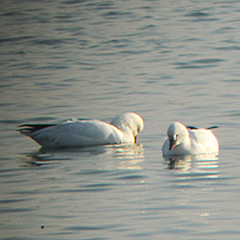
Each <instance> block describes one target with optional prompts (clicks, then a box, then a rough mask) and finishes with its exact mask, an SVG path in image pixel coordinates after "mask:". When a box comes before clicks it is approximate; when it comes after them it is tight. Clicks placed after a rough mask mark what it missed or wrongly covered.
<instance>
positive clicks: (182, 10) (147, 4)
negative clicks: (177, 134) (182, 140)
mask: <svg viewBox="0 0 240 240" xmlns="http://www.w3.org/2000/svg"><path fill="white" fill-rule="evenodd" d="M4 2H5V3H4ZM4 2H3V3H2V4H1V11H0V22H1V37H0V54H1V64H0V71H1V78H0V79H1V82H0V89H1V95H0V96H1V97H0V99H1V102H0V109H1V119H0V130H1V131H0V134H1V145H0V152H1V157H0V166H1V168H0V171H1V177H0V179H1V180H0V181H1V198H0V213H1V218H0V219H1V220H0V233H1V234H0V239H1V240H10V239H19V240H20V239H24V240H25V239H34V240H35V239H37V240H42V239H58V240H59V239H239V234H240V231H239V224H240V219H239V211H240V204H239V197H240V187H239V171H240V161H239V160H240V157H239V147H238V145H239V137H238V136H239V134H238V131H239V116H240V112H239V86H238V85H239V82H240V80H239V79H240V71H239V62H240V60H239V50H240V41H239V39H240V26H239V20H240V15H239V12H240V4H239V1H222V0H220V1H214V0H212V1H197V0H195V1H194V0H192V1H190V0H183V1H174V0H172V1H143V0H141V1H132V0H130V1H111V0H110V1H94V0H93V1H87V0H86V1H77V0H76V1H72V0H65V1H64V0H63V1H53V2H51V1H43V0H42V1H13V0H11V1H4ZM128 111H133V112H136V113H138V114H140V115H141V116H142V117H143V119H144V121H145V129H144V131H143V132H142V133H141V134H140V136H139V138H138V143H139V145H134V146H101V147H93V148H86V149H75V150H69V151H66V150H65V151H63V150H59V151H48V152H46V151H43V150H41V149H39V146H38V145H37V144H36V143H35V142H33V141H31V140H30V139H29V138H27V137H24V136H22V135H20V134H19V133H18V132H16V131H15V130H16V128H17V126H18V125H19V124H23V123H38V122H54V121H59V120H60V119H67V118H70V117H79V118H98V119H101V120H104V121H107V122H110V121H111V119H112V118H114V117H115V116H116V115H117V114H119V113H123V112H128ZM175 120H178V121H180V122H182V123H184V124H186V125H195V126H197V127H209V126H212V125H218V126H219V129H216V130H214V133H215V134H216V136H217V137H218V139H219V143H220V154H219V157H218V158H216V157H215V156H207V157H205V158H199V157H198V158H196V157H195V158H189V157H188V158H186V159H174V160H171V161H169V160H165V159H164V158H163V157H162V155H161V146H162V144H163V142H164V139H165V135H166V130H167V127H168V126H169V125H170V124H171V123H172V122H173V121H175Z"/></svg>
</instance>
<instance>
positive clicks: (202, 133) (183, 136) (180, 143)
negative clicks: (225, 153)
mask: <svg viewBox="0 0 240 240" xmlns="http://www.w3.org/2000/svg"><path fill="white" fill-rule="evenodd" d="M212 128H217V127H211V128H208V129H205V128H200V129H197V128H194V127H186V126H184V125H183V124H181V123H179V122H175V123H173V124H171V125H170V126H169V128H168V131H167V135H168V139H166V141H165V142H164V144H163V146H162V153H163V156H174V155H187V154H193V155H195V154H206V153H215V154H218V152H219V145H218V140H217V138H216V137H215V135H214V134H213V133H212V131H211V129H212Z"/></svg>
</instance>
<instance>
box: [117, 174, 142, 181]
mask: <svg viewBox="0 0 240 240" xmlns="http://www.w3.org/2000/svg"><path fill="white" fill-rule="evenodd" d="M144 178H146V176H143V175H129V176H123V177H118V178H116V179H117V180H135V179H144Z"/></svg>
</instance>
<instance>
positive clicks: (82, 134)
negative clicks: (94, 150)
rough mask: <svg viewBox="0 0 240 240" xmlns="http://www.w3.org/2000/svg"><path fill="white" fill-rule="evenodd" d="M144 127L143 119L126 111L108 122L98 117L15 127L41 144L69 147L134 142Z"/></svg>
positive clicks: (47, 146)
mask: <svg viewBox="0 0 240 240" xmlns="http://www.w3.org/2000/svg"><path fill="white" fill-rule="evenodd" d="M143 128H144V122H143V119H142V118H141V117H140V116H139V115H138V114H136V113H132V112H129V113H124V114H121V115H118V116H117V117H116V118H114V119H113V120H112V121H111V123H110V124H109V123H106V122H103V121H100V120H68V121H65V122H63V123H60V124H24V125H20V126H19V129H18V131H19V132H20V133H21V134H23V135H26V136H28V137H30V138H32V139H33V140H34V141H36V142H37V143H38V144H39V145H41V146H42V147H44V148H70V147H87V146H96V145H108V144H124V143H136V137H137V135H138V134H139V133H140V132H141V131H142V130H143Z"/></svg>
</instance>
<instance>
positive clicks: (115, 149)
mask: <svg viewBox="0 0 240 240" xmlns="http://www.w3.org/2000/svg"><path fill="white" fill-rule="evenodd" d="M76 160H77V161H79V164H80V162H81V161H82V162H83V161H86V162H89V161H91V160H92V161H94V166H95V167H98V168H99V169H102V170H109V169H111V170H113V169H130V170H140V169H142V168H143V165H144V160H145V159H144V147H143V145H141V144H118V145H104V146H93V147H86V148H67V149H46V148H41V149H40V150H39V151H37V152H34V153H30V154H28V156H27V161H26V160H25V162H27V164H28V165H29V166H42V165H49V164H56V163H59V162H61V161H76Z"/></svg>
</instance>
